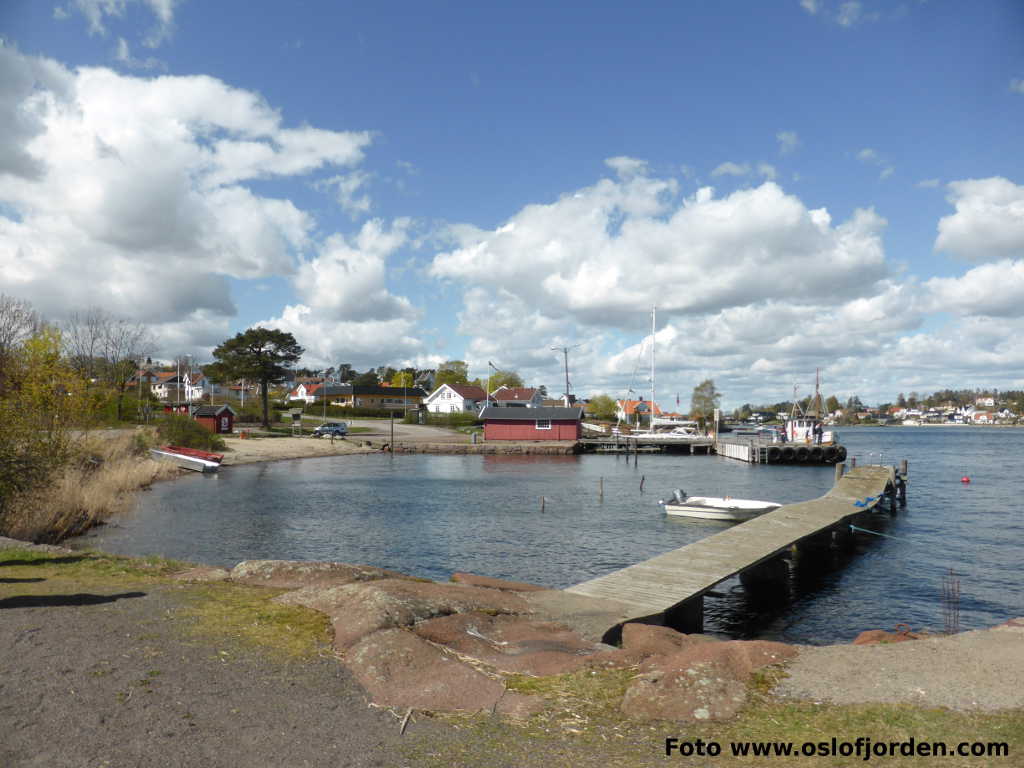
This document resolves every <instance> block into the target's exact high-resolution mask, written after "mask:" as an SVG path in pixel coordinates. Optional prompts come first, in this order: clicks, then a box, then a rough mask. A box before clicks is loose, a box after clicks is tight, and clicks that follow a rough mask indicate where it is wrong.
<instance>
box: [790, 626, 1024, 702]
mask: <svg viewBox="0 0 1024 768" xmlns="http://www.w3.org/2000/svg"><path fill="white" fill-rule="evenodd" d="M788 671H789V677H788V678H787V679H786V680H784V681H783V682H782V683H780V685H779V686H778V687H777V688H776V691H775V692H776V693H778V694H780V695H783V696H787V697H791V698H800V699H812V700H814V701H827V702H832V703H835V704H864V703H878V702H903V703H907V704H917V705H924V706H929V707H948V708H950V709H958V710H979V711H995V710H1000V709H1012V708H1021V707H1024V620H1022V619H1015V620H1014V621H1011V622H1008V623H1007V624H1006V625H1002V626H1000V627H995V628H992V629H987V630H977V631H974V632H964V633H962V634H959V635H953V636H951V637H931V638H924V639H921V640H912V641H909V642H904V643H894V644H883V645H831V646H824V647H820V648H805V649H802V650H801V652H800V655H799V656H798V657H797V659H796V660H795V661H793V662H791V663H790V665H789V669H788Z"/></svg>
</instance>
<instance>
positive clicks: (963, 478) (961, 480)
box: [960, 475, 971, 484]
mask: <svg viewBox="0 0 1024 768" xmlns="http://www.w3.org/2000/svg"><path fill="white" fill-rule="evenodd" d="M960 482H961V483H965V484H966V483H969V482H971V478H969V477H968V476H967V475H964V476H963V477H961V478H960Z"/></svg>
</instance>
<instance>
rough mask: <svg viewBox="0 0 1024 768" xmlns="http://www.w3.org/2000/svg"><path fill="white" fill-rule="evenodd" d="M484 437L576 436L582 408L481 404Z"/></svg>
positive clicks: (580, 434) (572, 437) (546, 438)
mask: <svg viewBox="0 0 1024 768" xmlns="http://www.w3.org/2000/svg"><path fill="white" fill-rule="evenodd" d="M480 417H481V418H482V419H483V421H484V439H485V440H579V439H580V438H581V437H582V436H583V409H582V408H508V407H503V406H491V407H489V408H484V410H483V412H482V413H481V414H480Z"/></svg>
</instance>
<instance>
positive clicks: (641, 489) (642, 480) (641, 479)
mask: <svg viewBox="0 0 1024 768" xmlns="http://www.w3.org/2000/svg"><path fill="white" fill-rule="evenodd" d="M646 479H647V475H640V493H643V492H644V480H646Z"/></svg>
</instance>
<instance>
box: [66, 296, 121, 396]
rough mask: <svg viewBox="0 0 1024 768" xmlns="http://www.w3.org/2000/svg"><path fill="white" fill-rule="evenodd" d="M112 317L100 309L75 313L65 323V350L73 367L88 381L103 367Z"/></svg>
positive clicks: (96, 376) (93, 308)
mask: <svg viewBox="0 0 1024 768" xmlns="http://www.w3.org/2000/svg"><path fill="white" fill-rule="evenodd" d="M109 320H110V316H109V315H108V314H107V313H106V312H104V311H103V310H102V309H100V308H99V307H91V308H89V309H87V310H85V311H84V312H73V313H72V314H71V315H70V316H69V317H68V319H67V320H66V321H65V323H64V349H65V354H67V356H68V360H69V361H70V363H71V365H72V367H74V369H75V370H77V371H78V372H79V373H80V374H82V376H84V377H85V378H86V380H87V381H94V380H95V379H97V378H99V374H100V369H101V368H102V367H103V366H102V362H103V337H104V335H105V333H106V326H107V323H108V322H109Z"/></svg>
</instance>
